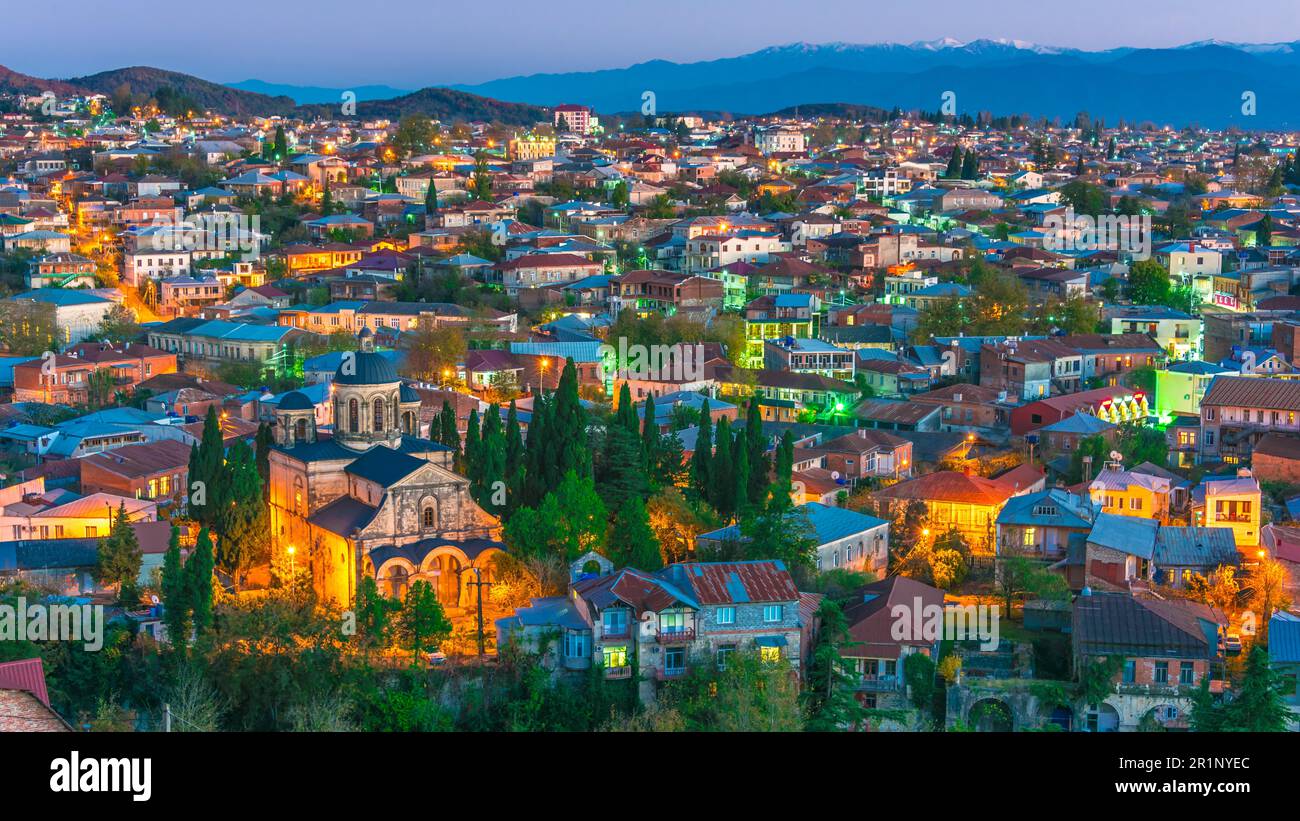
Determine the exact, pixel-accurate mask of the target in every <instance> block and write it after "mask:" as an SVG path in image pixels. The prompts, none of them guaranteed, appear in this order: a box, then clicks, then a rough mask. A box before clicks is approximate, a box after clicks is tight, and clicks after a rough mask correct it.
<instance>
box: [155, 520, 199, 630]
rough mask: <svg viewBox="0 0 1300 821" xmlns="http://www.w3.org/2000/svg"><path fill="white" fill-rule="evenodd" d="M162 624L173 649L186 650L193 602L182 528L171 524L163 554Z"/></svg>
mask: <svg viewBox="0 0 1300 821" xmlns="http://www.w3.org/2000/svg"><path fill="white" fill-rule="evenodd" d="M162 596H163V621H164V622H165V623H166V625H167V637H168V639H169V640H170V641H171V644H172V647H176V648H180V647H184V646H185V644H186V642H188V641H189V638H190V609H191V608H192V607H193V602H192V601H191V600H190V597H189V595H188V590H187V588H186V586H185V566H184V564H183V560H182V559H181V529H180V528H179V527H177V526H176V525H172V535H171V540H170V541H168V542H167V552H166V553H164V554H163V571H162Z"/></svg>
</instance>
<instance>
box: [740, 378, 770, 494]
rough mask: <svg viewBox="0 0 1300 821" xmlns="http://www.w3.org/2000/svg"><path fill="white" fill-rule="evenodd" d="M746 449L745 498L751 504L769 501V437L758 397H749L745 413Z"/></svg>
mask: <svg viewBox="0 0 1300 821" xmlns="http://www.w3.org/2000/svg"><path fill="white" fill-rule="evenodd" d="M745 451H746V457H747V458H748V461H749V483H748V485H747V486H746V488H745V499H746V500H748V502H749V504H750V505H751V506H753V505H761V504H763V503H764V502H765V501H767V491H768V484H769V482H770V481H771V480H770V479H769V477H768V471H769V468H770V466H769V464H768V458H767V453H766V451H767V437H765V436H763V419H762V414H761V412H760V409H759V407H758V397H756V396H753V397H750V399H749V408H748V410H747V412H746V414H745Z"/></svg>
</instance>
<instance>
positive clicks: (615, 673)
mask: <svg viewBox="0 0 1300 821" xmlns="http://www.w3.org/2000/svg"><path fill="white" fill-rule="evenodd" d="M631 677H632V665H630V664H627V665H624V666H622V667H606V668H605V678H631Z"/></svg>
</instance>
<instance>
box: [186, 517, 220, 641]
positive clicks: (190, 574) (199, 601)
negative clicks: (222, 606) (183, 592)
mask: <svg viewBox="0 0 1300 821" xmlns="http://www.w3.org/2000/svg"><path fill="white" fill-rule="evenodd" d="M213 567H214V559H213V555H212V537H211V536H209V535H208V529H207V528H206V527H205V528H203V529H202V530H200V531H199V537H198V539H196V540H195V542H194V550H193V552H191V553H190V558H189V561H187V562H185V587H186V588H187V589H188V591H189V596H190V611H191V612H192V613H193V614H194V632H195V633H197V634H198V635H200V636H201V635H203V634H204V633H206V632H207V631H208V628H210V627H211V626H212V569H213Z"/></svg>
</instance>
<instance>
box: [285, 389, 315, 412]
mask: <svg viewBox="0 0 1300 821" xmlns="http://www.w3.org/2000/svg"><path fill="white" fill-rule="evenodd" d="M314 408H315V406H314V405H312V403H311V400H310V399H308V398H307V396H306V395H305V394H303V393H302V392H301V391H290V392H289V393H286V394H285V395H284V398H283V399H281V400H280V410H282V411H300V410H313V409H314Z"/></svg>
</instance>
